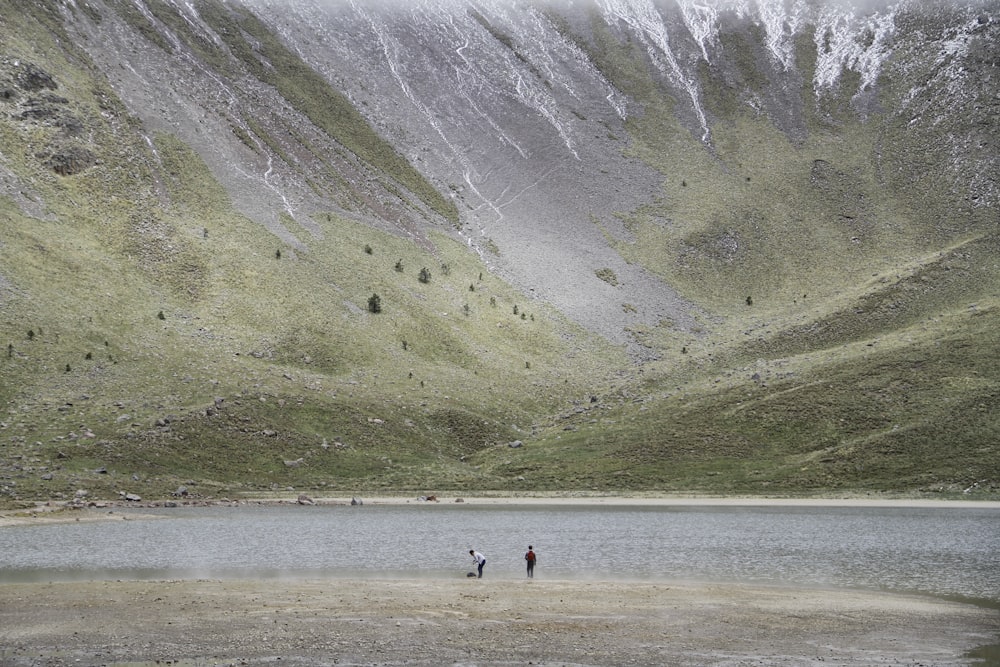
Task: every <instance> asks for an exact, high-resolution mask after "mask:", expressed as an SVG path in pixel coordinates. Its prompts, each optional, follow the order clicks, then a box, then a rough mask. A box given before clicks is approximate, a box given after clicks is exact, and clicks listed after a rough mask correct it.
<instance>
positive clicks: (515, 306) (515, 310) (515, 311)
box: [514, 303, 518, 315]
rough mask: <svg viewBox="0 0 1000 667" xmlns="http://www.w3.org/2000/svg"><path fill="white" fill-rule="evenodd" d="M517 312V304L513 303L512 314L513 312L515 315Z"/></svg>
mask: <svg viewBox="0 0 1000 667" xmlns="http://www.w3.org/2000/svg"><path fill="white" fill-rule="evenodd" d="M517 312H518V311H517V304H516V303H515V304H514V314H515V315H517Z"/></svg>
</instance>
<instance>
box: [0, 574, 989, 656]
mask: <svg viewBox="0 0 1000 667" xmlns="http://www.w3.org/2000/svg"><path fill="white" fill-rule="evenodd" d="M998 633H1000V615H998V614H997V613H996V611H995V610H989V609H983V608H979V607H976V606H973V605H967V604H960V603H956V602H947V601H941V600H936V599H933V598H926V597H916V596H906V595H893V594H878V593H871V592H856V591H843V590H803V589H791V588H762V587H751V586H729V585H726V586H722V585H709V584H696V583H655V584H654V583H645V582H644V583H630V582H611V581H585V582H577V581H546V580H544V579H543V578H536V579H534V580H532V581H527V580H524V581H519V580H518V581H511V580H502V581H500V580H498V581H491V580H489V579H488V578H484V579H482V580H477V579H465V578H456V579H454V580H452V579H448V580H442V579H433V580H431V579H406V580H346V579H333V580H322V581H317V580H309V581H302V580H277V579H275V580H262V581H261V580H256V581H242V580H236V581H229V580H222V581H219V580H207V581H160V582H151V581H108V582H84V583H48V584H0V664H2V665H4V667H27V666H29V665H31V666H37V665H46V666H55V665H74V666H78V667H96V666H98V665H129V667H139V666H146V665H150V666H151V665H156V664H174V665H180V666H181V667H196V666H199V667H200V666H205V665H247V666H249V665H269V666H270V667H274V666H275V665H281V666H293V667H299V666H301V667H314V666H319V665H417V666H430V665H456V666H457V665H462V666H464V667H471V666H473V665H476V666H480V667H486V666H491V667H499V666H501V665H504V666H507V665H543V666H556V665H562V666H567V667H568V666H576V667H580V666H587V665H676V666H684V665H728V666H732V665H788V666H791V665H820V664H823V665H830V664H839V665H888V664H891V665H936V666H939V665H967V664H970V662H969V659H968V658H965V657H963V656H965V655H966V653H967V652H968V651H970V650H972V649H975V648H976V647H979V646H983V645H988V644H995V643H996V642H997V637H998Z"/></svg>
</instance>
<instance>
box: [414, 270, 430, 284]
mask: <svg viewBox="0 0 1000 667" xmlns="http://www.w3.org/2000/svg"><path fill="white" fill-rule="evenodd" d="M417 280H419V281H420V282H422V283H424V284H427V283H429V282H430V281H431V272H430V271H428V270H427V267H426V266H425V267H423V268H421V269H420V273H419V274H418V275H417Z"/></svg>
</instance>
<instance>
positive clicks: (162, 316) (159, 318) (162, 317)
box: [156, 310, 167, 320]
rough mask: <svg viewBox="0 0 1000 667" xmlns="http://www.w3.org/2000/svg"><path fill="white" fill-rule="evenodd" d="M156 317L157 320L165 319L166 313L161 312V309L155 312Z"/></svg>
mask: <svg viewBox="0 0 1000 667" xmlns="http://www.w3.org/2000/svg"><path fill="white" fill-rule="evenodd" d="M156 319H158V320H165V319H167V316H166V315H164V314H163V311H162V310H161V311H160V312H158V313H157V314H156Z"/></svg>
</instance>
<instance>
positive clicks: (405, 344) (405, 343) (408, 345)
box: [403, 338, 410, 352]
mask: <svg viewBox="0 0 1000 667" xmlns="http://www.w3.org/2000/svg"><path fill="white" fill-rule="evenodd" d="M409 348H410V344H409V343H407V342H406V339H405V338H404V339H403V351H404V352H405V351H406V350H408V349H409Z"/></svg>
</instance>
